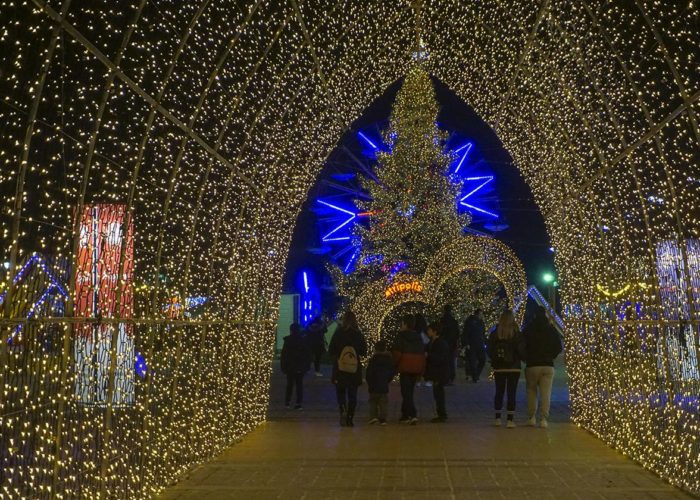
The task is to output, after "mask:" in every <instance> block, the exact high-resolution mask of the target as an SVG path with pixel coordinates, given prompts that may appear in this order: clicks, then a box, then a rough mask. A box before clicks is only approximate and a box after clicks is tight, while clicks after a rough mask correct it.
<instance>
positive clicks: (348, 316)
mask: <svg viewBox="0 0 700 500" xmlns="http://www.w3.org/2000/svg"><path fill="white" fill-rule="evenodd" d="M340 326H341V327H342V328H343V329H344V330H359V329H360V328H359V326H358V325H357V316H355V313H354V312H352V311H350V310H349V309H348V310H347V311H345V314H343V320H342V321H341V323H340Z"/></svg>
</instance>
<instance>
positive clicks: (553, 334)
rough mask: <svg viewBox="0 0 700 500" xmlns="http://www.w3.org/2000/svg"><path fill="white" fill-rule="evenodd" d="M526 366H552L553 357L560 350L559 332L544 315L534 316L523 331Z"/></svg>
mask: <svg viewBox="0 0 700 500" xmlns="http://www.w3.org/2000/svg"><path fill="white" fill-rule="evenodd" d="M523 334H524V336H525V363H527V366H528V367H530V366H554V358H556V357H557V356H559V353H560V352H561V351H562V345H561V339H560V338H559V333H557V331H556V330H555V329H554V327H553V326H552V325H551V324H549V321H547V318H546V317H542V316H536V317H535V318H534V319H533V320H532V321H530V323H528V325H527V326H526V327H525V330H524V331H523Z"/></svg>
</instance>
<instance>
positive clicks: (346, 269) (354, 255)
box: [343, 248, 360, 274]
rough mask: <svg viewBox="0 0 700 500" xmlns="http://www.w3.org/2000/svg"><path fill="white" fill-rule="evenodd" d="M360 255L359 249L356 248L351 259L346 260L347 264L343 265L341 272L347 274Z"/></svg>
mask: <svg viewBox="0 0 700 500" xmlns="http://www.w3.org/2000/svg"><path fill="white" fill-rule="evenodd" d="M359 255H360V249H359V248H356V249H355V251H354V252H353V254H352V257H350V259H349V260H348V262H347V264H345V267H344V268H343V272H344V273H345V274H348V273H349V272H350V267H351V266H352V265H353V264H354V263H355V259H357V257H358V256H359Z"/></svg>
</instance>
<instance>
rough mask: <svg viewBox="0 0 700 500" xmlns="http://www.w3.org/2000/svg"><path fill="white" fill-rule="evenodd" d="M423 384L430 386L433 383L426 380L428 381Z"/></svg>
mask: <svg viewBox="0 0 700 500" xmlns="http://www.w3.org/2000/svg"><path fill="white" fill-rule="evenodd" d="M425 386H426V387H432V386H433V383H432V382H430V381H428V382H426V383H425Z"/></svg>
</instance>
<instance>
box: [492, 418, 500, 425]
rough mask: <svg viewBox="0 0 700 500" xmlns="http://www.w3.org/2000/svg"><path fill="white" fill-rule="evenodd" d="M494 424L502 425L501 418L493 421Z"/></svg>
mask: <svg viewBox="0 0 700 500" xmlns="http://www.w3.org/2000/svg"><path fill="white" fill-rule="evenodd" d="M493 426H494V427H500V426H501V419H500V418H497V419H495V420H494V421H493Z"/></svg>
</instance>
